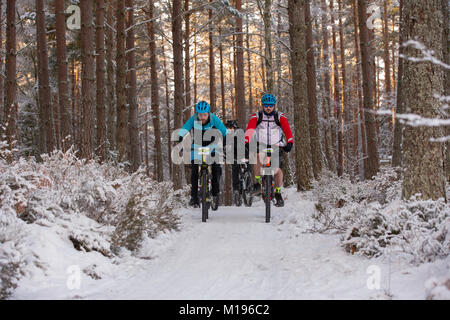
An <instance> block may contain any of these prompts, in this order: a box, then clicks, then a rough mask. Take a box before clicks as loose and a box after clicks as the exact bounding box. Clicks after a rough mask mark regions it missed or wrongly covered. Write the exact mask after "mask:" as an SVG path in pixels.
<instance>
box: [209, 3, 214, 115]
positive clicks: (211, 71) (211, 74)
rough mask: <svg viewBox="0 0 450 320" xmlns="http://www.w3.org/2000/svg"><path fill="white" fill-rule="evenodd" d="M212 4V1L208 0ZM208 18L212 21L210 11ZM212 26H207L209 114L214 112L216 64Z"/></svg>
mask: <svg viewBox="0 0 450 320" xmlns="http://www.w3.org/2000/svg"><path fill="white" fill-rule="evenodd" d="M210 2H212V0H210ZM208 18H209V20H211V19H212V10H211V9H210V10H208ZM213 30H214V24H213V23H211V24H210V26H209V35H208V38H209V100H210V101H209V104H210V105H211V112H215V111H216V63H215V59H214V39H213Z"/></svg>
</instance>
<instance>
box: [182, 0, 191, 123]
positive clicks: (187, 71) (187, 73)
mask: <svg viewBox="0 0 450 320" xmlns="http://www.w3.org/2000/svg"><path fill="white" fill-rule="evenodd" d="M184 11H185V12H188V11H189V0H184ZM190 17H191V15H190V14H189V13H186V14H185V16H184V29H185V30H184V87H185V92H186V94H185V100H186V101H185V108H184V113H183V116H184V117H183V121H185V122H186V121H187V120H188V119H189V118H190V117H191V104H192V101H191V65H190V58H191V57H190V54H189V49H190V46H189V37H190V32H191V31H190Z"/></svg>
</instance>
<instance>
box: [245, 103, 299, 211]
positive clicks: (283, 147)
mask: <svg viewBox="0 0 450 320" xmlns="http://www.w3.org/2000/svg"><path fill="white" fill-rule="evenodd" d="M276 102H277V99H276V98H275V96H274V95H272V94H265V95H264V96H263V97H262V98H261V104H262V106H263V110H262V111H259V112H257V113H254V114H252V115H251V116H250V121H249V122H248V124H247V129H246V130H245V152H246V158H248V153H249V143H250V140H251V138H252V136H253V134H254V133H256V139H257V146H258V148H257V150H258V151H257V152H258V156H257V157H256V158H257V163H256V165H255V166H253V167H254V174H255V180H256V184H255V187H254V189H255V193H257V194H259V193H260V192H261V183H262V179H261V167H262V164H261V160H260V156H259V155H260V153H259V150H260V145H261V144H262V145H271V146H272V147H278V148H279V150H280V157H279V159H280V161H279V168H278V169H276V171H275V175H274V176H275V179H274V180H275V200H276V203H275V206H278V207H282V206H284V200H283V197H282V196H281V186H282V184H283V171H282V170H281V168H282V161H281V159H282V155H281V151H284V152H291V150H292V145H293V143H294V138H293V136H292V131H291V128H290V126H289V123H288V120H287V118H286V116H285V115H284V114H283V113H278V112H277V111H275V106H276ZM283 134H284V136H285V137H286V142H285V141H283V140H284V139H283Z"/></svg>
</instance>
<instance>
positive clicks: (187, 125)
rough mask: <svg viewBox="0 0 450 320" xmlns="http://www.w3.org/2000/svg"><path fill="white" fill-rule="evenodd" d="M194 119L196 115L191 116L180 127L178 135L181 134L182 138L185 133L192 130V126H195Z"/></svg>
mask: <svg viewBox="0 0 450 320" xmlns="http://www.w3.org/2000/svg"><path fill="white" fill-rule="evenodd" d="M194 121H195V118H194V116H192V117H190V118H189V119H188V121H186V123H185V124H184V125H183V127H182V128H181V129H180V131H179V132H178V135H179V136H180V138H181V139H182V138H183V137H184V136H185V135H187V134H188V132H189V131H191V130H192V128H194Z"/></svg>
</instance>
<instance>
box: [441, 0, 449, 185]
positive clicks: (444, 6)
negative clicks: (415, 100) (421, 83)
mask: <svg viewBox="0 0 450 320" xmlns="http://www.w3.org/2000/svg"><path fill="white" fill-rule="evenodd" d="M442 12H443V14H444V33H443V38H442V48H443V59H444V62H445V63H446V64H447V65H450V41H449V32H450V30H449V28H450V24H449V15H450V12H449V6H448V1H447V0H442ZM444 72H445V73H444V88H445V93H444V95H445V96H446V97H449V96H450V70H449V69H446V70H445V71H444ZM447 104H449V105H450V103H447ZM447 110H448V111H447V114H448V115H450V110H449V109H447ZM446 135H447V137H450V126H447V127H446ZM445 147H446V151H445V162H444V163H445V176H446V177H447V182H449V183H450V141H447V142H446V144H445Z"/></svg>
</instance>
